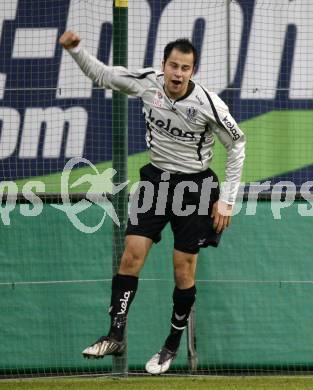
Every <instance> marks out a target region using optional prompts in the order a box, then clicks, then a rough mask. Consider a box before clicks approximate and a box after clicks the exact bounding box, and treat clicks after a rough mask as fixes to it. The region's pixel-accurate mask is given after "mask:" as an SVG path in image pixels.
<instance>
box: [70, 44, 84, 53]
mask: <svg viewBox="0 0 313 390" xmlns="http://www.w3.org/2000/svg"><path fill="white" fill-rule="evenodd" d="M80 49H81V44H80V43H79V44H78V45H77V46H75V47H73V48H72V49H68V52H69V53H73V54H77V53H79V52H80Z"/></svg>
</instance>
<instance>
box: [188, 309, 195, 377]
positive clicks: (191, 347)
mask: <svg viewBox="0 0 313 390" xmlns="http://www.w3.org/2000/svg"><path fill="white" fill-rule="evenodd" d="M187 347H188V367H189V370H190V372H192V373H194V372H196V371H197V366H198V356H197V349H196V309H195V304H193V306H192V308H191V312H190V316H189V319H188V326H187Z"/></svg>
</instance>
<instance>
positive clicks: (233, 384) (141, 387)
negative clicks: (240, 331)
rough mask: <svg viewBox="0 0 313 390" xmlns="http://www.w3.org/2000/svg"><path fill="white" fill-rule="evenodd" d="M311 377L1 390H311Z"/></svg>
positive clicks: (38, 383)
mask: <svg viewBox="0 0 313 390" xmlns="http://www.w3.org/2000/svg"><path fill="white" fill-rule="evenodd" d="M312 388H313V378H312V377H195V378H190V377H188V378H172V377H164V376H163V377H157V378H156V377H144V378H127V379H108V378H94V379H72V378H67V379H23V380H1V381H0V389H1V390H2V389H3V390H4V389H5V390H98V389H99V390H100V389H101V390H105V389H110V390H202V389H203V390H204V389H206V390H210V389H212V390H224V389H225V390H226V389H227V390H250V389H251V390H259V389H260V390H261V389H262V390H276V389H277V390H278V389H279V390H286V389H288V390H302V389H303V390H309V389H310V390H311V389H312Z"/></svg>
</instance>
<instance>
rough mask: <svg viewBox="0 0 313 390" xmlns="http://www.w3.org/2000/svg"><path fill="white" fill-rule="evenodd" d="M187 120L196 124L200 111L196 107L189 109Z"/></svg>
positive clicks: (187, 110)
mask: <svg viewBox="0 0 313 390" xmlns="http://www.w3.org/2000/svg"><path fill="white" fill-rule="evenodd" d="M186 114H187V119H188V120H190V122H193V123H196V116H197V115H198V110H197V109H196V108H194V107H187V109H186Z"/></svg>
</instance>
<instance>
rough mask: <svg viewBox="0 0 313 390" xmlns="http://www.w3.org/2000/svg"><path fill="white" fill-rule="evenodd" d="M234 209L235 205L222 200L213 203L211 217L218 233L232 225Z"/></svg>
mask: <svg viewBox="0 0 313 390" xmlns="http://www.w3.org/2000/svg"><path fill="white" fill-rule="evenodd" d="M232 211H233V206H232V205H230V204H227V203H225V202H223V201H221V200H218V201H217V202H215V203H214V204H213V207H212V214H211V217H212V218H213V228H214V229H215V231H216V233H220V232H221V231H223V230H224V229H225V228H227V227H228V226H229V225H230V221H231V215H232Z"/></svg>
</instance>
